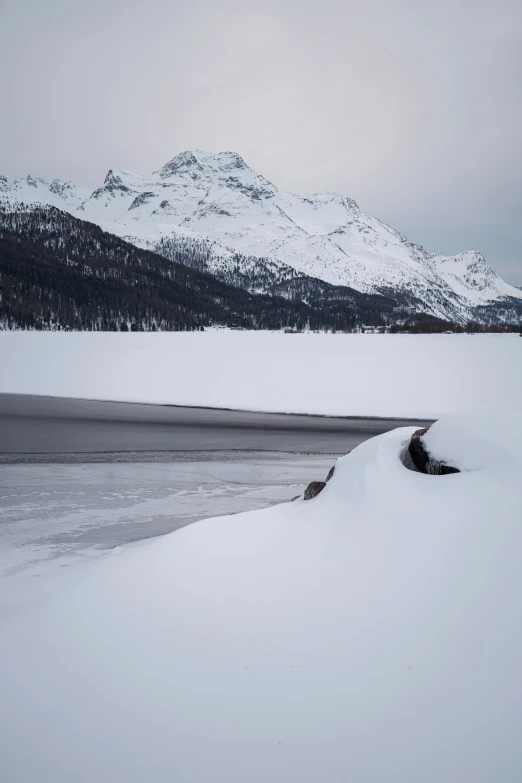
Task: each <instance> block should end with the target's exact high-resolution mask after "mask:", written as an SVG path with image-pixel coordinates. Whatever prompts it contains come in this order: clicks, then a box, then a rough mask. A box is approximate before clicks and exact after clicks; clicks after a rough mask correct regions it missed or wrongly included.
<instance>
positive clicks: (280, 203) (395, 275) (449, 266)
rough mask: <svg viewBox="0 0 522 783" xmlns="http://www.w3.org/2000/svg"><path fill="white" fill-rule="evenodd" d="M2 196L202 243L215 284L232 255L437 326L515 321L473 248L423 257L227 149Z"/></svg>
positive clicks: (140, 239) (514, 300) (232, 263)
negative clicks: (430, 318)
mask: <svg viewBox="0 0 522 783" xmlns="http://www.w3.org/2000/svg"><path fill="white" fill-rule="evenodd" d="M0 191H2V197H3V198H6V197H7V198H8V199H12V198H14V199H16V200H18V201H24V202H26V203H35V202H41V203H45V204H52V205H54V206H57V207H59V208H60V209H63V210H65V211H68V212H70V213H71V214H73V215H75V216H77V217H80V218H82V219H84V220H89V221H91V222H93V223H96V224H98V225H100V226H101V227H102V228H104V229H105V230H106V231H110V232H111V233H113V234H117V235H119V236H122V237H124V238H125V239H127V240H129V241H131V242H133V243H134V244H136V245H138V246H141V247H147V248H151V249H156V250H157V251H158V252H162V248H163V247H164V241H165V240H166V239H167V240H168V239H169V238H174V239H176V238H179V237H184V238H192V239H195V240H198V241H204V242H205V245H206V247H207V248H208V249H209V256H210V261H209V264H208V269H209V271H211V272H214V273H215V274H217V275H218V276H219V275H220V274H221V276H223V275H224V274H225V273H226V272H227V271H230V269H232V268H235V267H237V264H238V254H240V256H241V257H243V259H244V260H245V261H246V260H248V261H249V263H251V262H252V259H254V260H255V259H262V263H269V264H270V267H271V269H273V268H274V267H276V268H277V267H278V266H279V267H282V268H284V269H288V268H291V269H294V270H296V271H297V273H299V274H302V275H306V276H308V277H311V278H317V279H319V280H322V281H326V282H328V283H331V284H333V285H341V286H349V287H351V288H354V289H356V290H358V291H361V292H365V293H377V294H380V293H386V294H390V293H396V294H400V295H401V297H402V301H404V297H406V298H408V299H410V301H411V303H412V304H413V306H414V307H415V308H416V309H419V310H420V309H422V310H424V311H425V312H429V313H431V314H433V315H436V316H439V317H443V318H450V319H453V320H461V321H462V320H468V319H470V318H472V317H474V316H475V314H476V312H478V311H480V313H481V316H482V318H484V317H486V318H487V317H488V316H487V312H488V311H489V310H492V311H494V312H495V313H496V318H497V319H500V320H503V319H513V316H514V315H515V317H516V313H517V312H518V313H519V314H520V312H522V291H520V290H519V289H517V288H515V287H514V286H510V285H508V284H507V283H505V282H504V281H503V280H502V279H501V278H500V277H499V275H498V274H497V273H496V272H495V271H494V270H493V269H492V267H491V266H489V265H488V264H487V263H486V261H485V259H484V257H483V256H482V255H481V254H480V253H478V252H477V251H473V250H468V251H465V252H463V253H459V254H458V255H456V256H448V257H447V256H438V255H434V254H431V253H428V252H427V251H426V250H424V249H423V248H422V247H421V246H419V245H416V244H413V243H411V242H409V241H408V240H407V239H406V238H405V237H404V236H402V235H401V234H400V233H399V232H397V231H395V230H394V229H393V228H391V227H390V226H387V225H386V224H384V223H382V222H381V221H380V220H378V219H377V218H374V217H371V216H370V215H368V214H366V213H365V212H363V211H362V210H361V209H360V207H359V206H358V205H357V204H356V203H355V201H353V200H352V199H350V198H347V197H346V196H342V195H337V194H333V193H326V194H314V195H312V196H310V197H309V198H305V197H302V196H298V195H296V194H293V193H286V192H283V191H280V190H278V189H277V188H276V187H275V186H274V185H273V184H272V183H271V182H269V181H268V180H266V179H265V178H264V177H262V176H261V175H260V174H257V173H256V172H255V171H253V170H252V169H251V168H249V166H247V165H246V164H245V162H244V161H243V159H242V158H241V157H240V156H239V155H237V154H236V153H234V152H221V153H217V154H214V153H208V152H203V151H200V150H195V151H188V152H183V153H181V154H179V155H177V156H176V157H175V158H173V159H172V160H170V161H169V162H168V163H166V164H165V165H164V166H163V167H162V168H160V169H159V170H158V171H156V172H154V173H153V174H151V175H149V176H140V175H136V174H132V173H130V172H128V171H122V170H117V169H111V170H110V171H109V172H108V173H107V176H106V178H105V181H104V183H103V185H102V186H101V187H99V188H97V189H96V190H95V191H94V192H92V193H91V192H90V191H88V190H86V189H84V188H80V187H77V186H75V185H73V184H72V183H70V182H61V181H59V180H53V181H52V182H50V183H49V182H46V181H44V180H42V179H40V178H37V177H31V176H27V177H25V178H24V179H21V180H18V181H16V182H14V183H13V184H11V185H9V183H8V182H7V180H5V178H0ZM162 241H163V242H162ZM260 263H261V262H260Z"/></svg>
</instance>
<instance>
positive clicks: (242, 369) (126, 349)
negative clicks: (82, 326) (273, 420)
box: [0, 330, 522, 418]
mask: <svg viewBox="0 0 522 783" xmlns="http://www.w3.org/2000/svg"><path fill="white" fill-rule="evenodd" d="M521 350H522V340H520V338H519V337H517V336H516V335H473V336H469V335H422V336H420V335H419V336H417V335H331V334H330V335H326V334H295V335H294V334H292V335H289V334H281V333H268V332H233V331H224V330H220V331H213V332H204V333H199V332H195V333H168V334H165V333H164V334H131V333H128V334H125V333H123V334H121V333H120V334H111V333H98V334H93V333H86V332H85V333H71V334H62V333H54V334H53V333H36V332H33V333H29V332H14V333H8V332H3V333H2V332H0V367H1V371H0V391H1V392H19V393H26V394H44V395H57V396H62V397H82V398H91V399H103V400H124V401H129V402H151V403H170V404H177V405H197V406H204V407H216V408H237V409H244V410H257V411H279V412H286V413H318V414H327V415H332V416H392V417H393V416H395V417H411V418H423V417H429V418H438V417H439V416H442V415H446V414H450V413H462V412H463V411H476V410H481V409H486V408H493V409H501V410H506V409H515V410H517V409H518V410H520V409H521V407H522V360H521V356H520V353H521Z"/></svg>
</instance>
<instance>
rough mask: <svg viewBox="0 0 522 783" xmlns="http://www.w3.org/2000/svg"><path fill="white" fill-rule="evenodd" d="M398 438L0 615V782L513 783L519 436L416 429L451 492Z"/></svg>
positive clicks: (502, 426)
mask: <svg viewBox="0 0 522 783" xmlns="http://www.w3.org/2000/svg"><path fill="white" fill-rule="evenodd" d="M467 345H468V348H469V350H473V348H472V345H473V340H470V341H469V343H467ZM498 345H499V346H501V345H502V342H501V341H499V343H498ZM500 350H501V349H500ZM311 369H312V372H310V377H311V376H312V375H313V368H311ZM421 375H422V373H421ZM388 387H389V384H388ZM388 387H385V388H384V390H383V391H386V390H387V388H388ZM457 387H458V384H454V386H453V388H457ZM344 390H345V391H346V392H348V391H349V387H348V384H346V385H345V386H344ZM412 431H413V428H404V429H398V430H394V431H392V432H389V433H387V434H385V435H381V436H379V437H377V438H374V439H372V440H370V441H367V442H365V443H363V444H362V445H361V446H359V447H357V448H356V449H355V450H354V451H353V452H352V453H351V454H349V455H348V456H346V457H343V458H341V459H339V460H338V461H337V463H336V469H335V473H334V476H333V478H332V479H331V481H330V482H329V483H328V484H327V486H326V488H325V489H324V491H323V492H322V493H321V494H320V495H319V496H318V497H317V498H315V499H314V500H312V501H309V502H304V501H302V500H300V501H297V502H294V503H287V504H283V505H279V506H275V507H272V508H269V509H265V510H262V511H255V512H250V513H247V514H238V515H234V516H228V517H222V518H214V519H208V520H206V521H203V522H198V523H196V524H194V525H190V526H188V527H185V528H183V529H181V530H179V531H177V532H175V533H173V534H172V535H170V536H167V537H164V538H161V539H156V540H154V541H151V542H147V543H141V544H138V545H135V546H132V547H127V548H123V549H119V550H116V551H114V552H113V553H112V554H110V555H109V556H107V557H106V558H104V559H103V560H101V561H97V562H95V563H91V564H90V566H89V569H88V570H89V573H88V574H82V576H81V577H80V576H78V578H77V579H76V581H74V580H72V581H71V583H70V584H69V587H68V590H67V591H62V592H61V594H56V595H53V596H52V597H48V596H46V597H42V598H41V599H40V600H36V602H35V603H34V605H28V606H27V607H26V608H25V610H24V611H20V612H17V613H14V614H9V615H7V616H6V617H5V618H4V620H3V622H2V624H1V625H0V659H1V660H2V666H1V668H0V690H1V693H2V710H1V711H0V732H1V736H2V753H1V756H0V776H1V778H2V780H6V781H9V783H18V782H20V783H21V782H22V781H23V782H24V783H27V781H38V783H70V781H72V780H74V781H75V783H92V781H103V782H105V781H107V783H109V781H111V783H112V782H113V781H126V783H142V781H143V780H153V781H154V783H167V782H168V783H170V782H171V781H173V780H175V781H180V783H203V782H204V781H216V782H217V781H227V783H244V781H249V783H266V781H273V782H274V783H289V781H299V783H317V781H332V782H333V781H335V782H336V783H337V781H339V783H340V782H341V781H372V783H390V781H400V783H419V781H422V783H441V781H448V783H450V782H451V783H457V781H458V783H491V781H503V782H504V781H506V782H507V781H518V780H520V779H522V746H521V744H520V736H519V735H520V725H521V722H522V680H521V677H520V660H521V657H522V624H521V610H520V605H519V601H520V594H521V591H522V571H521V568H520V560H521V556H522V528H521V524H520V523H521V512H520V510H521V508H522V484H521V482H520V475H521V474H522V449H521V444H522V427H521V420H520V418H516V417H510V418H508V419H506V420H504V419H503V418H500V419H497V418H491V417H485V418H484V417H478V416H477V417H470V416H466V417H462V418H456V419H449V420H448V421H441V422H437V423H436V424H435V425H433V427H432V430H431V434H430V436H429V437H430V442H431V440H432V441H433V445H436V447H437V449H440V456H444V458H446V459H447V460H448V461H453V462H457V463H458V464H459V466H460V468H461V469H462V471H463V472H462V473H459V474H454V475H449V476H428V475H423V474H420V473H417V472H413V471H410V470H408V469H407V468H406V467H405V466H404V464H403V462H402V461H401V456H402V454H403V452H404V449H405V448H406V446H407V443H408V440H409V437H410V436H411V433H412ZM477 452H480V454H481V457H480V459H479V460H477V456H476V455H477ZM499 454H502V459H499V458H498V455H499ZM318 478H322V477H321V476H318Z"/></svg>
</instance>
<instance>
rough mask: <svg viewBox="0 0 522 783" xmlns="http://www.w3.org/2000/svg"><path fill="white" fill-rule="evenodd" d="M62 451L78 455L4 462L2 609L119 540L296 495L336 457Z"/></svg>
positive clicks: (50, 585) (54, 584)
mask: <svg viewBox="0 0 522 783" xmlns="http://www.w3.org/2000/svg"><path fill="white" fill-rule="evenodd" d="M63 456H64V458H65V457H66V458H68V459H69V460H73V461H74V462H75V464H52V455H51V456H50V458H49V459H50V462H49V463H47V464H17V465H2V466H1V469H0V585H1V589H0V613H1V612H2V611H3V610H5V609H7V608H9V609H11V608H12V607H13V606H20V605H21V604H23V603H25V602H27V601H28V600H31V599H34V597H35V596H38V597H41V596H42V594H45V593H47V592H48V591H49V590H54V589H64V584H65V580H69V579H71V577H72V578H74V579H75V578H77V571H78V568H79V567H80V566H82V565H83V564H84V563H88V562H90V561H91V560H92V559H94V558H97V557H100V556H101V555H103V554H104V553H105V554H106V553H107V552H108V551H110V550H111V549H113V548H114V547H116V546H120V545H122V544H128V543H129V542H134V541H139V540H141V539H146V538H152V537H155V536H159V535H163V534H165V533H170V532H172V531H173V530H177V529H178V528H180V527H183V526H184V525H188V524H190V523H191V522H195V521H196V520H198V519H204V518H205V517H208V516H213V515H215V514H237V513H238V512H242V511H249V510H251V509H258V508H264V507H265V506H270V505H273V504H274V503H280V502H282V501H286V500H290V498H292V497H294V496H295V495H298V494H301V493H302V492H303V489H304V487H305V486H306V484H307V483H308V482H310V481H312V480H313V479H317V478H324V477H325V476H326V474H327V472H328V470H329V468H330V467H331V465H332V464H333V462H334V461H335V459H336V457H335V456H334V455H324V454H323V455H320V456H319V455H315V456H314V455H302V456H297V455H294V454H266V453H265V454H262V453H256V452H243V453H242V452H237V451H236V452H215V453H209V454H207V455H203V454H201V455H197V454H196V455H187V454H186V453H185V454H183V453H179V454H178V455H177V458H176V460H175V461H173V462H162V461H161V458H162V455H161V454H157V455H155V456H156V459H155V461H154V462H153V461H150V462H143V461H141V460H140V462H139V463H138V464H133V463H132V462H111V455H107V454H105V455H93V457H94V458H98V459H100V458H101V459H104V460H105V463H106V464H93V463H91V464H81V461H82V460H85V458H86V455H74V454H73V455H63ZM114 456H115V457H116V458H118V459H120V458H122V457H123V456H125V458H126V459H127V460H128V459H132V455H114ZM138 456H139V455H138ZM173 456H175V455H173ZM163 459H165V457H164V456H163ZM76 460H79V462H76ZM71 566H73V568H71ZM64 569H66V570H65V571H64Z"/></svg>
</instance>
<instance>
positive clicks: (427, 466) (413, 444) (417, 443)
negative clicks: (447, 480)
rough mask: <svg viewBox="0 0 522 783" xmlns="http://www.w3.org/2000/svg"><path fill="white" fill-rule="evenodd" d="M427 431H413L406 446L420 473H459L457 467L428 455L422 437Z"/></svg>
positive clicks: (437, 474)
mask: <svg viewBox="0 0 522 783" xmlns="http://www.w3.org/2000/svg"><path fill="white" fill-rule="evenodd" d="M427 432H428V430H427V429H421V430H417V431H416V432H414V433H413V435H412V436H411V440H410V445H409V446H408V451H409V453H410V457H411V459H412V462H413V464H414V465H415V467H416V468H417V470H418V471H420V472H421V473H428V474H430V475H432V476H445V475H447V474H449V473H460V470H459V469H458V468H452V467H451V466H450V465H446V463H445V462H443V461H441V460H435V459H433V457H431V456H430V454H429V452H428V451H427V449H426V448H425V447H424V443H423V442H422V437H423V435H425V434H426V433H427Z"/></svg>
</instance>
